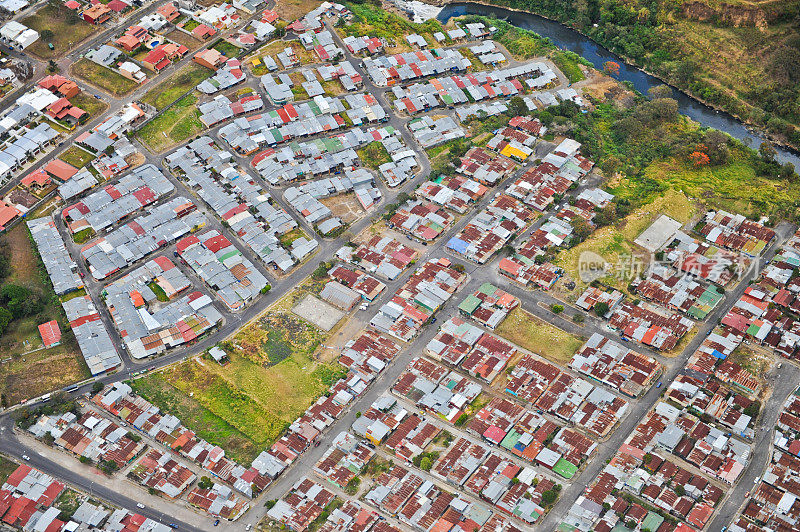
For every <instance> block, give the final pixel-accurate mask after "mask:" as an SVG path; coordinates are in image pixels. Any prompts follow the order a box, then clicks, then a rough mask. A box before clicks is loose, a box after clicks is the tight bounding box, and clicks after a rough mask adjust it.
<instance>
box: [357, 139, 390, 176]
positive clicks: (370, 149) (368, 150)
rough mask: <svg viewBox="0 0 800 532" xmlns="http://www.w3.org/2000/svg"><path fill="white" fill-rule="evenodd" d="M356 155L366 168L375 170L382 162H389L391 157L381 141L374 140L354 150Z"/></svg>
mask: <svg viewBox="0 0 800 532" xmlns="http://www.w3.org/2000/svg"><path fill="white" fill-rule="evenodd" d="M356 153H358V157H359V158H360V159H361V162H362V163H363V164H364V166H365V167H366V168H371V169H373V170H377V169H378V167H379V166H380V165H382V164H385V163H388V162H391V160H392V158H391V156H390V155H389V152H388V151H386V147H385V146H384V145H383V143H381V142H378V141H375V142H370V143H369V144H367V145H366V146H364V147H363V148H359V149H358V150H356Z"/></svg>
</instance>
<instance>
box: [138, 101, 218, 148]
mask: <svg viewBox="0 0 800 532" xmlns="http://www.w3.org/2000/svg"><path fill="white" fill-rule="evenodd" d="M196 103H197V97H196V96H195V95H194V94H189V95H187V96H184V97H183V98H181V99H180V100H178V101H177V102H176V103H175V104H174V105H173V106H172V107H170V108H169V109H167V110H166V111H164V112H163V113H162V114H160V115H158V116H157V117H155V118H154V119H153V120H151V121H149V122H148V123H146V124H145V125H144V126H142V127H141V128H140V129H139V130H138V131H137V132H136V136H137V137H139V138H140V139H141V140H142V141H143V142H144V143H145V144H147V145H148V147H149V148H150V149H151V150H152V151H154V152H156V153H160V152H163V151H165V150H168V149H169V148H171V147H173V146H175V145H177V144H179V143H181V142H183V141H185V140H188V139H190V138H191V137H193V136H194V135H196V134H198V133H200V132H201V131H203V123H202V122H200V111H199V110H198V109H197V105H196Z"/></svg>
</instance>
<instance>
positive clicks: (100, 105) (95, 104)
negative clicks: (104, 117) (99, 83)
mask: <svg viewBox="0 0 800 532" xmlns="http://www.w3.org/2000/svg"><path fill="white" fill-rule="evenodd" d="M69 101H70V103H71V104H72V105H74V106H76V107H80V108H81V109H83V110H84V111H86V112H87V113H89V117H90V118H95V117H97V115H99V114H101V113H103V112H104V111H105V110H106V109H108V104H107V103H106V102H104V101H103V100H98V99H97V98H95V97H94V96H92V95H90V94H86V93H85V92H82V93H80V94H78V95H77V96H73V97H72V98H70V100H69Z"/></svg>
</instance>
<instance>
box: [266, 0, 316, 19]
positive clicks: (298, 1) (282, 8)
mask: <svg viewBox="0 0 800 532" xmlns="http://www.w3.org/2000/svg"><path fill="white" fill-rule="evenodd" d="M320 3H321V2H319V1H318V0H283V1H281V2H278V3H276V4H275V8H274V9H275V12H276V13H278V16H279V17H280V18H282V19H283V20H288V21H292V20H294V19H296V18H299V17H302V16H303V15H305V14H306V13H308V12H309V11H311V10H312V9H314V8H316V7H318V6H319V5H320Z"/></svg>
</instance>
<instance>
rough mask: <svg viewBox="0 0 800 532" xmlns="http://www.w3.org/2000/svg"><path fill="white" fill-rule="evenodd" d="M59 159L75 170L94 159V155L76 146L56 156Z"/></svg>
mask: <svg viewBox="0 0 800 532" xmlns="http://www.w3.org/2000/svg"><path fill="white" fill-rule="evenodd" d="M58 158H59V159H61V160H62V161H64V162H65V163H67V164H71V165H72V166H74V167H75V168H83V167H84V166H86V165H87V164H89V163H90V162H92V159H94V155H92V154H91V153H89V152H88V151H86V150H84V149H83V148H79V147H77V146H70V147H69V148H68V149H67V150H66V151H65V152H64V153H62V154H61V155H59V156H58Z"/></svg>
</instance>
